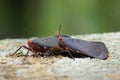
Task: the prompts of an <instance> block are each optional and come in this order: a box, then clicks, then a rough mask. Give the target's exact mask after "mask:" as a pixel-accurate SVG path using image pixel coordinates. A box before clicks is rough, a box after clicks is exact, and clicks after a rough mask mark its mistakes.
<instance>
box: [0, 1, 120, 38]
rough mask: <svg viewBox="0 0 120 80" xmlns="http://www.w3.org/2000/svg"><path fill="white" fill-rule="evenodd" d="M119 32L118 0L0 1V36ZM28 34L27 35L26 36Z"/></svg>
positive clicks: (119, 8)
mask: <svg viewBox="0 0 120 80" xmlns="http://www.w3.org/2000/svg"><path fill="white" fill-rule="evenodd" d="M60 24H62V33H64V34H70V35H76V34H89V33H103V32H116V31H120V0H0V38H18V37H26V36H28V37H46V36H52V35H55V34H57V31H58V27H59V25H60ZM26 34H28V35H26Z"/></svg>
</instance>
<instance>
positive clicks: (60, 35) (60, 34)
mask: <svg viewBox="0 0 120 80" xmlns="http://www.w3.org/2000/svg"><path fill="white" fill-rule="evenodd" d="M60 31H61V24H60V26H59V36H62V35H61V33H60Z"/></svg>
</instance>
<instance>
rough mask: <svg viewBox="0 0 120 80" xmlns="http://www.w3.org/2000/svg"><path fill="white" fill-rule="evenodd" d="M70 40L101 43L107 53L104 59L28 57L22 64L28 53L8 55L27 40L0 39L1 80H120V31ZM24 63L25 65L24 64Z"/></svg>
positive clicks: (78, 36)
mask: <svg viewBox="0 0 120 80" xmlns="http://www.w3.org/2000/svg"><path fill="white" fill-rule="evenodd" d="M72 37H73V38H77V39H83V40H89V41H101V42H104V43H105V45H106V46H107V48H108V50H109V58H108V59H106V60H99V59H91V58H89V57H87V58H75V61H74V60H73V59H70V58H68V57H63V56H58V58H56V57H54V56H51V57H48V58H43V57H32V56H31V54H32V53H30V56H29V57H28V58H27V59H26V61H24V56H22V55H21V54H25V53H26V52H27V50H25V49H24V48H22V49H21V50H20V51H19V52H18V53H20V55H18V56H9V54H12V53H14V51H15V50H16V49H18V48H19V47H20V46H21V45H23V44H25V45H26V43H27V39H3V40H0V80H21V79H23V80H24V79H29V80H120V32H115V33H103V34H90V35H76V36H72ZM24 62H25V63H24Z"/></svg>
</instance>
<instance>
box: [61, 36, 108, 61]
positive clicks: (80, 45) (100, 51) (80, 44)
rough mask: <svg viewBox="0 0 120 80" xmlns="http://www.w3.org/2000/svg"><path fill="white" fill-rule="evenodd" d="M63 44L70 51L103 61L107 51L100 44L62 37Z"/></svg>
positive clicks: (102, 44)
mask: <svg viewBox="0 0 120 80" xmlns="http://www.w3.org/2000/svg"><path fill="white" fill-rule="evenodd" d="M63 42H64V44H65V46H66V47H68V48H70V49H71V50H74V51H79V52H80V53H81V54H84V55H87V56H91V57H95V58H99V59H105V58H107V55H108V50H107V48H106V46H105V45H104V43H102V42H90V41H85V40H78V39H73V38H66V37H63Z"/></svg>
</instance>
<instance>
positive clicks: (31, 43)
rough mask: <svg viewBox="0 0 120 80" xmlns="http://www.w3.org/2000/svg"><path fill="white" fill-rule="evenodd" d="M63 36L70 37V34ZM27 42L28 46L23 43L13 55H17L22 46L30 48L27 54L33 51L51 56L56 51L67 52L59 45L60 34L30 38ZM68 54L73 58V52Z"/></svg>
mask: <svg viewBox="0 0 120 80" xmlns="http://www.w3.org/2000/svg"><path fill="white" fill-rule="evenodd" d="M62 36H63V37H69V36H68V35H62ZM27 44H28V47H27V46H25V45H22V46H21V47H19V48H18V49H17V50H16V51H15V52H14V53H13V55H15V54H16V53H17V52H18V51H19V50H20V49H21V48H25V49H27V50H28V52H27V53H26V56H27V55H28V53H29V51H31V52H33V53H34V54H40V55H41V56H50V55H51V54H52V55H55V53H56V54H58V53H59V52H66V50H64V49H63V48H62V47H60V46H59V40H58V36H54V37H47V38H39V39H33V40H28V42H27ZM68 54H69V55H70V56H71V57H72V58H73V56H72V55H71V53H68Z"/></svg>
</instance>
